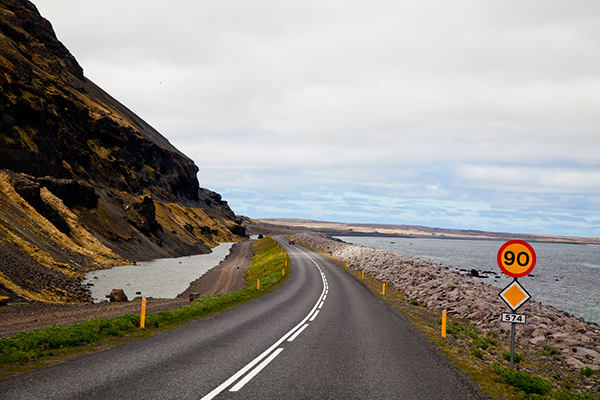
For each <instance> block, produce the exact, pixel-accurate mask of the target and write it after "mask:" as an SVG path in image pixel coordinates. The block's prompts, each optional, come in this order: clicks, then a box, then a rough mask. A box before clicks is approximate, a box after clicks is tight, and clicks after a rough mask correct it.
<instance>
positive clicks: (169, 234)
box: [0, 0, 246, 303]
mask: <svg viewBox="0 0 600 400" xmlns="http://www.w3.org/2000/svg"><path fill="white" fill-rule="evenodd" d="M0 89H1V90H0V254H1V255H2V257H1V258H0V296H2V295H7V296H8V297H9V298H10V299H11V300H12V301H16V300H28V301H42V302H53V303H81V302H84V303H85V302H89V301H90V299H91V297H90V295H89V290H87V289H86V288H83V287H81V279H82V277H83V275H84V274H85V273H86V272H87V271H90V270H94V269H101V268H108V267H111V266H114V265H122V264H126V263H131V262H134V261H140V260H148V259H153V258H163V257H178V256H184V255H191V254H200V253H207V252H210V248H211V247H214V246H216V245H217V244H218V243H221V242H231V241H239V240H243V239H244V238H245V236H246V234H245V230H244V228H243V226H242V225H241V220H240V219H239V218H238V217H237V216H236V215H235V213H234V212H233V211H232V210H231V209H230V208H229V205H228V204H227V202H226V201H224V200H223V199H222V198H221V196H220V195H219V194H218V193H215V192H213V191H211V190H209V189H205V188H201V187H200V185H199V182H198V178H197V173H198V170H199V169H198V167H197V166H196V164H195V163H194V162H193V161H192V160H191V159H190V158H189V157H187V156H186V155H184V154H183V153H182V152H181V151H179V150H178V149H177V148H175V147H174V146H173V145H172V144H171V143H170V142H169V141H168V140H167V138H165V137H164V136H163V135H161V134H160V133H159V132H158V131H157V130H155V129H154V128H153V127H152V126H150V125H149V124H148V123H146V122H145V121H144V120H143V119H142V118H140V117H139V116H138V115H136V114H135V113H133V112H132V111H131V110H130V109H128V108H127V107H126V106H125V105H123V104H121V103H120V102H118V101H117V100H115V99H114V98H113V97H112V96H110V94H108V93H106V92H105V91H104V90H102V89H101V88H100V87H99V86H97V85H96V84H95V83H93V82H92V81H90V80H89V79H88V78H86V77H85V74H84V69H83V68H82V67H81V66H80V65H79V63H78V62H77V60H76V59H75V57H73V55H72V54H71V53H70V52H69V50H68V49H67V48H66V47H65V46H64V45H63V44H62V43H61V42H60V41H59V40H58V38H57V37H56V34H55V32H54V29H53V28H52V24H51V23H50V22H49V21H48V20H46V19H45V18H44V17H42V16H41V15H40V13H39V12H38V10H37V8H36V7H35V5H34V4H33V3H31V2H30V1H28V0H0Z"/></svg>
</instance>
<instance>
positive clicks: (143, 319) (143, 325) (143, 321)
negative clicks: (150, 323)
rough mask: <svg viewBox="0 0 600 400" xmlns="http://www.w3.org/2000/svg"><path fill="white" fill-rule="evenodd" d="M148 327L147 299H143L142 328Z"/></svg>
mask: <svg viewBox="0 0 600 400" xmlns="http://www.w3.org/2000/svg"><path fill="white" fill-rule="evenodd" d="M145 327H146V298H145V297H142V312H141V314H140V328H145Z"/></svg>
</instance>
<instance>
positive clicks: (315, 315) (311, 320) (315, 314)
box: [308, 310, 321, 322]
mask: <svg viewBox="0 0 600 400" xmlns="http://www.w3.org/2000/svg"><path fill="white" fill-rule="evenodd" d="M319 311H321V310H317V311H315V313H314V314H313V316H312V317H311V318H310V319H309V320H308V322H313V321H314V320H315V318H317V315H319Z"/></svg>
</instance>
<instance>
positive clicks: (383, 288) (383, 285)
mask: <svg viewBox="0 0 600 400" xmlns="http://www.w3.org/2000/svg"><path fill="white" fill-rule="evenodd" d="M382 294H383V295H384V296H385V282H383V292H382Z"/></svg>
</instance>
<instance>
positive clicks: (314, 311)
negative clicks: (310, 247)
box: [201, 249, 329, 400]
mask: <svg viewBox="0 0 600 400" xmlns="http://www.w3.org/2000/svg"><path fill="white" fill-rule="evenodd" d="M298 250H299V251H300V252H301V253H302V254H304V255H305V256H306V257H308V258H309V260H311V261H312V262H313V264H315V265H316V267H317V268H318V269H319V272H320V273H321V279H322V281H323V291H322V292H321V295H320V296H319V299H318V300H317V302H316V303H315V305H314V307H313V308H312V310H310V312H309V313H308V315H307V316H306V317H304V319H303V320H302V321H300V323H299V324H298V325H296V326H295V327H294V328H292V329H291V330H290V331H289V332H288V333H286V334H285V335H283V336H282V337H281V338H280V339H279V340H278V341H277V342H275V343H274V344H273V345H272V346H271V347H269V348H268V349H267V350H265V351H264V352H263V353H262V354H261V355H259V356H258V357H256V358H255V359H254V360H252V361H250V362H249V363H248V364H246V366H245V367H243V368H242V369H240V370H239V371H238V372H236V373H235V374H233V375H232V376H231V378H229V379H227V380H226V381H225V382H223V383H222V384H220V385H219V386H218V387H216V388H215V389H213V390H212V391H211V392H210V393H208V394H207V395H206V396H204V397H202V399H201V400H210V399H213V398H214V397H215V396H217V395H218V394H219V393H221V392H222V391H223V390H225V389H227V388H228V387H229V386H230V385H231V384H233V383H234V382H235V381H237V380H238V379H240V378H241V377H242V376H243V375H244V374H245V373H246V372H248V371H249V370H251V369H252V368H253V367H254V366H255V365H256V364H258V363H259V362H260V361H261V360H262V359H263V358H265V357H267V356H268V357H267V359H265V360H264V361H263V362H262V363H260V365H259V366H257V367H256V368H255V369H254V370H252V372H250V373H249V374H248V375H246V376H245V377H244V378H243V379H241V380H240V381H239V382H238V383H237V384H236V385H235V386H233V387H232V388H231V389H230V391H237V390H239V389H241V388H242V387H243V386H244V385H245V384H246V383H248V382H249V381H250V380H251V379H252V378H254V376H256V374H258V373H259V372H260V371H261V370H262V369H263V368H265V367H266V366H267V365H268V364H269V363H270V362H271V361H273V359H274V358H275V357H277V356H278V355H279V353H281V352H282V351H283V349H282V348H279V349H277V350H276V351H275V352H273V350H274V349H275V348H277V347H278V346H279V345H280V344H281V343H283V342H284V341H285V340H286V339H287V338H289V337H290V336H292V335H294V333H295V332H296V334H295V335H294V337H293V339H295V338H296V337H297V336H298V335H299V334H300V333H302V331H303V330H304V329H306V328H307V327H308V324H305V323H306V321H308V319H309V318H311V317H312V319H311V321H313V320H314V319H315V318H316V316H317V314H318V313H319V310H317V307H318V308H321V307H322V306H323V301H322V300H323V296H324V295H325V292H326V291H327V290H328V289H329V285H328V284H327V278H326V277H325V274H324V273H323V271H322V270H321V267H319V265H318V264H317V263H316V262H315V260H313V259H312V258H311V257H310V256H309V255H308V254H306V253H305V252H303V251H302V250H300V249H298ZM319 304H320V305H319ZM298 329H299V331H298ZM293 339H292V340H293ZM233 389H235V390H233Z"/></svg>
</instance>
